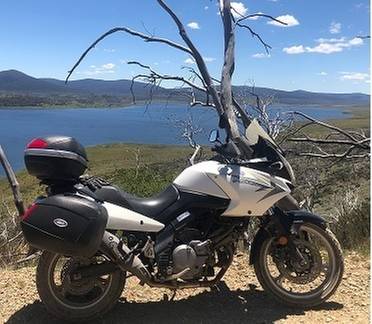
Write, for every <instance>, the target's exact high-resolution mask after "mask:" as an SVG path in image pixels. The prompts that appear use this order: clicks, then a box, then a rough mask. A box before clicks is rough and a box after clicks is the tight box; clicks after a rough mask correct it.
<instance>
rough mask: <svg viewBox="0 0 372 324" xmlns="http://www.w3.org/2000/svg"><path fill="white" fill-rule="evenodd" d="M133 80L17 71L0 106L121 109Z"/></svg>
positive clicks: (1, 76) (140, 86) (354, 98)
mask: <svg viewBox="0 0 372 324" xmlns="http://www.w3.org/2000/svg"><path fill="white" fill-rule="evenodd" d="M131 84H132V82H131V80H125V79H122V80H110V81H107V80H97V79H82V80H74V81H70V82H69V83H67V84H65V83H64V81H62V80H57V79H52V78H39V79H38V78H34V77H32V76H29V75H27V74H24V73H22V72H19V71H16V70H7V71H2V72H0V107H1V106H3V107H4V106H55V105H76V106H120V105H128V104H130V103H131V102H132V94H131V91H130V88H131ZM133 89H134V92H135V95H136V99H137V100H140V101H141V100H146V99H148V98H149V96H150V92H151V91H153V98H154V100H167V99H169V98H171V100H172V101H186V100H187V98H186V96H185V94H187V93H188V92H189V89H187V88H185V89H182V90H180V89H166V88H163V87H159V86H158V87H155V88H154V89H152V88H151V87H149V86H148V85H147V84H145V83H142V82H135V83H134V86H133ZM250 90H251V88H250V87H248V86H234V93H235V94H238V95H239V96H240V97H244V98H250V97H251V95H250ZM255 92H256V93H257V94H258V95H260V96H273V97H274V98H275V103H277V104H286V105H287V104H288V105H311V104H313V105H344V106H345V105H358V106H365V105H369V101H370V96H369V95H366V94H363V93H316V92H309V91H304V90H296V91H284V90H278V89H270V88H260V87H256V88H255Z"/></svg>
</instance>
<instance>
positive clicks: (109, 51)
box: [103, 48, 116, 53]
mask: <svg viewBox="0 0 372 324" xmlns="http://www.w3.org/2000/svg"><path fill="white" fill-rule="evenodd" d="M103 51H104V52H108V53H114V52H116V49H115V48H104V49H103Z"/></svg>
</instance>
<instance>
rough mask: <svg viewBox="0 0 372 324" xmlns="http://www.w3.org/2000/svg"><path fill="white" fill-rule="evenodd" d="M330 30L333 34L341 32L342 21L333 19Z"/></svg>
mask: <svg viewBox="0 0 372 324" xmlns="http://www.w3.org/2000/svg"><path fill="white" fill-rule="evenodd" d="M329 32H330V33H331V34H339V33H340V32H341V23H338V22H335V21H332V22H331V25H330V26H329Z"/></svg>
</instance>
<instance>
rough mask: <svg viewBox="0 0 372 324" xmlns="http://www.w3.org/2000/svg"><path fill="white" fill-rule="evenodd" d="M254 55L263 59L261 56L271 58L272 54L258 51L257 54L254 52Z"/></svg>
mask: <svg viewBox="0 0 372 324" xmlns="http://www.w3.org/2000/svg"><path fill="white" fill-rule="evenodd" d="M252 57H253V58H258V59H261V58H270V57H271V55H270V54H265V53H256V54H253V55H252Z"/></svg>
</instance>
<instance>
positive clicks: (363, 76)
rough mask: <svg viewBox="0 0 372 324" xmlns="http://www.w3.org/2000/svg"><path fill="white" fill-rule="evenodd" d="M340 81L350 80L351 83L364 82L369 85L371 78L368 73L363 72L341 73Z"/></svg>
mask: <svg viewBox="0 0 372 324" xmlns="http://www.w3.org/2000/svg"><path fill="white" fill-rule="evenodd" d="M340 74H341V76H340V80H342V81H345V80H350V81H364V82H367V83H369V81H370V77H369V74H368V73H361V72H340Z"/></svg>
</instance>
